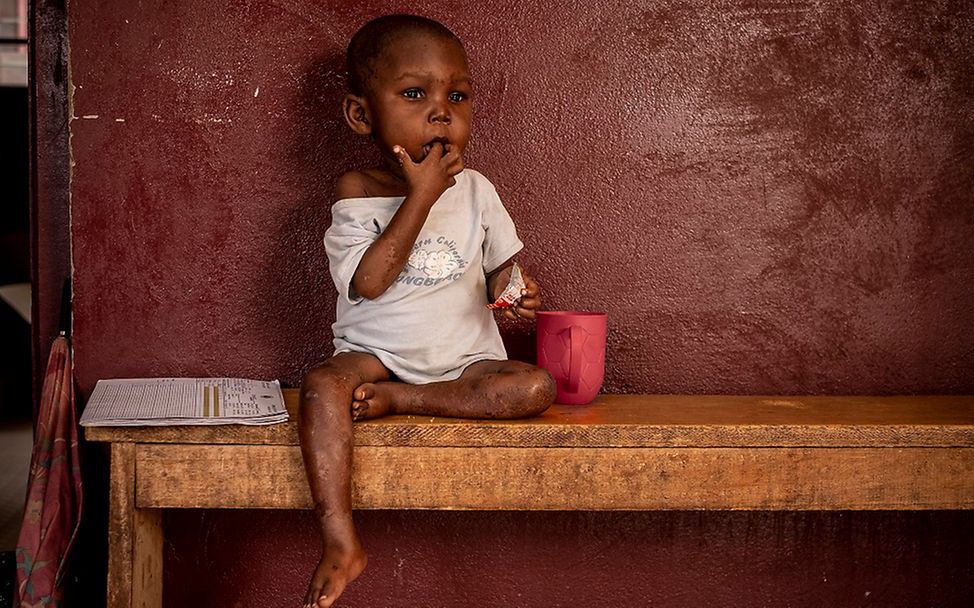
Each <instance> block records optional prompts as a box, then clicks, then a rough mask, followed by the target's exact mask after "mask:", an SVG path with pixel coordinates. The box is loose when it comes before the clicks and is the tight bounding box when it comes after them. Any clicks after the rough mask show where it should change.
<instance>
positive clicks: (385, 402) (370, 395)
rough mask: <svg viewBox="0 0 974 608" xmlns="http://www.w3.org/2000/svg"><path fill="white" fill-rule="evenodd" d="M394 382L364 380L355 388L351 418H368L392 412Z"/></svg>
mask: <svg viewBox="0 0 974 608" xmlns="http://www.w3.org/2000/svg"><path fill="white" fill-rule="evenodd" d="M394 392H395V384H394V383H391V382H381V383H373V382H366V383H365V384H363V385H362V386H360V387H358V388H357V389H355V392H354V393H353V397H354V399H353V400H352V420H368V419H369V418H378V417H380V416H388V415H389V414H392V413H393V411H392V410H393V407H392V406H393V404H394V403H395V399H394V395H393V393H394Z"/></svg>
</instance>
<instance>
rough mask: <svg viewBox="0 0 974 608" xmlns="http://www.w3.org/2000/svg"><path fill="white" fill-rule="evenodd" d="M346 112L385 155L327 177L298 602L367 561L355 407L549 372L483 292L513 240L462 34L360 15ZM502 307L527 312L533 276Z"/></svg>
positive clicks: (465, 393)
mask: <svg viewBox="0 0 974 608" xmlns="http://www.w3.org/2000/svg"><path fill="white" fill-rule="evenodd" d="M347 59H348V78H349V93H348V94H347V95H346V96H345V98H344V101H343V103H342V110H343V112H344V116H345V120H346V122H347V123H348V125H349V126H350V127H351V129H352V130H353V131H354V132H355V133H357V134H359V135H367V136H369V137H370V138H371V139H372V141H374V142H375V144H376V145H377V146H378V148H379V150H380V152H381V154H382V164H381V165H380V166H378V167H375V168H370V169H363V170H361V171H351V172H349V173H347V174H345V175H344V176H342V177H341V179H339V181H338V185H337V192H336V197H337V199H338V200H337V202H336V203H335V204H334V206H333V208H332V218H333V219H332V225H331V227H330V228H329V229H328V231H327V233H326V235H325V249H326V251H327V253H328V259H329V264H330V270H331V275H332V278H333V279H334V281H335V285H336V287H337V288H338V292H339V296H338V307H337V320H336V322H335V324H334V326H333V329H334V334H335V355H334V356H333V357H332V358H331V359H329V360H327V361H325V362H324V363H321V364H319V365H318V366H316V367H315V368H314V369H312V370H311V371H310V372H308V374H307V375H306V376H305V378H304V382H303V384H302V388H301V418H300V435H301V449H302V453H303V455H304V463H305V469H306V471H307V474H308V482H309V485H310V487H311V495H312V497H313V498H314V503H315V513H316V515H317V518H318V520H319V521H320V523H321V531H322V536H323V541H324V548H323V551H322V557H321V561H320V563H319V564H318V567H317V569H316V570H315V572H314V574H313V576H312V578H311V583H310V585H309V586H308V591H307V594H306V596H305V606H317V607H319V608H324V607H326V606H331V605H332V604H333V603H334V602H335V600H336V599H337V598H338V596H339V595H340V594H341V593H342V591H343V590H344V588H345V586H346V585H347V584H348V583H349V582H351V581H352V580H354V579H355V578H356V577H357V576H358V575H359V574H360V573H361V572H362V570H363V569H364V568H365V565H366V561H367V558H366V555H365V552H364V551H363V549H362V546H361V544H360V542H359V539H358V536H357V534H356V532H355V528H354V524H353V522H352V505H351V492H350V483H349V482H350V479H349V478H350V470H351V459H352V421H353V420H365V419H368V418H374V417H376V416H383V415H386V414H422V415H428V416H462V417H470V418H519V417H525V416H534V415H536V414H539V413H541V412H543V411H544V410H545V409H547V407H548V406H549V405H550V404H551V402H552V401H553V400H554V395H555V384H554V381H553V380H552V379H551V376H550V375H548V373H547V372H545V371H544V370H541V369H539V368H537V367H535V366H533V365H528V364H526V363H521V362H517V361H508V360H507V354H506V352H505V350H504V346H503V344H502V342H501V338H500V334H499V332H498V330H497V324H496V323H495V322H494V318H493V314H492V312H491V311H490V310H488V309H487V308H486V305H487V303H488V301H493V300H494V298H496V297H498V296H499V295H500V294H501V293H502V292H503V291H504V289H505V287H506V286H507V283H508V280H509V278H510V275H511V267H512V264H513V262H512V260H513V256H514V254H516V253H517V252H518V251H520V249H521V248H522V247H523V245H522V243H521V241H520V240H518V238H517V234H516V233H515V230H514V225H513V222H511V218H510V216H509V215H508V214H507V212H506V211H505V210H504V207H503V206H502V205H501V202H500V200H499V199H498V197H497V194H496V192H495V191H494V188H493V186H491V184H490V182H488V181H487V180H486V179H485V178H484V177H483V176H482V175H480V174H479V173H477V172H475V171H473V170H470V169H465V168H464V161H463V152H464V149H465V148H466V146H467V142H468V140H469V138H470V122H471V116H472V112H471V107H470V104H471V94H472V93H471V80H470V75H469V72H468V67H467V58H466V54H465V52H464V49H463V46H462V45H461V44H460V41H459V39H457V37H456V36H455V35H454V34H453V33H452V32H450V30H448V29H447V28H446V27H444V26H443V25H441V24H439V23H437V22H435V21H431V20H428V19H424V18H421V17H413V16H408V15H392V16H387V17H382V18H379V19H376V20H374V21H371V22H369V23H368V24H366V25H365V26H363V27H362V29H360V30H359V32H358V33H356V34H355V36H354V37H353V38H352V41H351V42H350V44H349V47H348V57H347ZM524 281H525V285H526V286H525V288H524V290H523V291H522V292H521V293H522V297H521V299H520V301H519V302H517V303H516V305H515V306H514V307H513V308H509V309H507V310H505V312H504V314H505V315H507V316H508V317H509V318H511V319H528V320H530V319H533V318H534V316H535V311H536V310H537V309H538V308H539V307H540V305H541V300H540V290H539V288H538V285H537V283H536V282H535V281H534V280H533V279H532V278H531V277H528V276H525V277H524Z"/></svg>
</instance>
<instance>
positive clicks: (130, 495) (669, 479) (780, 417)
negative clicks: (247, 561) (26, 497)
mask: <svg viewBox="0 0 974 608" xmlns="http://www.w3.org/2000/svg"><path fill="white" fill-rule="evenodd" d="M285 399H286V401H287V404H288V409H289V411H290V414H291V420H290V421H289V422H288V423H286V424H282V425H275V426H271V427H240V426H221V427H167V428H87V429H86V436H87V438H88V439H89V440H93V441H107V442H111V456H112V458H111V497H110V522H109V606H112V607H125V608H129V607H132V606H145V607H152V608H157V607H161V606H162V546H163V542H162V541H163V527H162V510H163V509H181V508H227V509H229V508H247V509H253V508H258V509H260V508H272V509H307V508H311V506H312V504H311V498H310V496H309V493H308V489H307V482H306V481H305V477H304V469H303V467H302V463H301V452H300V448H299V447H298V433H297V415H298V412H297V392H296V391H293V390H286V391H285ZM353 501H354V505H355V507H356V508H358V509H467V510H664V509H680V510H685V509H752V510H823V509H831V510H839V509H841V510H846V509H910V510H913V509H971V508H974V397H957V396H937V397H731V396H719V397H718V396H649V395H604V396H601V397H599V398H598V399H597V400H596V402H595V403H593V404H591V405H589V406H584V407H579V406H558V405H556V406H554V407H552V408H551V409H550V410H549V411H548V412H546V413H545V414H544V415H542V416H540V417H538V418H533V419H529V420H518V421H503V422H488V421H471V420H456V419H447V418H429V417H416V416H404V417H390V418H383V419H379V420H375V421H369V422H363V423H359V424H357V425H356V426H355V465H354V471H353Z"/></svg>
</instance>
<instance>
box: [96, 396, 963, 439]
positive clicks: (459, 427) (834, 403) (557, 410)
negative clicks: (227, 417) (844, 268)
mask: <svg viewBox="0 0 974 608" xmlns="http://www.w3.org/2000/svg"><path fill="white" fill-rule="evenodd" d="M284 394H285V399H286V401H287V404H288V409H289V412H290V416H291V419H290V420H289V421H288V422H287V423H284V424H277V425H271V426H262V427H246V426H236V425H222V426H216V427H207V426H202V427H189V426H179V427H172V426H170V427H156V428H151V427H135V428H124V427H88V428H86V429H85V436H86V438H87V439H88V440H89V441H113V442H117V441H126V442H141V443H198V444H247V445H298V422H297V420H298V416H299V412H298V395H297V391H295V390H285V392H284ZM355 445H357V446H415V447H911V446H912V447H952V446H954V447H965V446H966V447H974V397H972V396H892V397H822V396H818V397H762V396H732V395H601V396H599V398H598V399H597V400H596V401H595V402H594V403H592V404H591V405H587V406H563V405H555V406H553V407H551V408H550V409H549V410H548V411H547V412H545V413H544V414H543V415H541V416H538V417H536V418H530V419H527V420H505V421H486V420H461V419H456V418H431V417H426V416H424V417H420V416H391V417H388V418H381V419H378V420H372V421H368V422H362V423H357V424H356V425H355Z"/></svg>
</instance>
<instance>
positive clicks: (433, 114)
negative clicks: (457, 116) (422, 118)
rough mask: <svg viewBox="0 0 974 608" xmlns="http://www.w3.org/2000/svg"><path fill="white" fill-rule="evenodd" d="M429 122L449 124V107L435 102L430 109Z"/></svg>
mask: <svg viewBox="0 0 974 608" xmlns="http://www.w3.org/2000/svg"><path fill="white" fill-rule="evenodd" d="M429 120H430V122H442V123H445V124H450V105H449V104H448V103H445V102H435V103H434V104H433V106H432V107H431V108H430V116H429Z"/></svg>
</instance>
